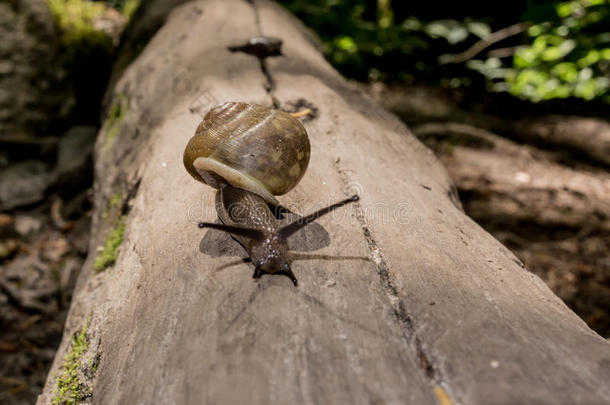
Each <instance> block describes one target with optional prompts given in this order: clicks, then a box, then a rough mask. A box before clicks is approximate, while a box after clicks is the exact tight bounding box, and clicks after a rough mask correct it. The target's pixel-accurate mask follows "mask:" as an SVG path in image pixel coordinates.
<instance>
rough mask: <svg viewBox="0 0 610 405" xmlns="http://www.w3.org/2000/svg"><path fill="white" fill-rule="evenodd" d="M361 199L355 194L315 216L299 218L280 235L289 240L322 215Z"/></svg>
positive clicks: (317, 212) (319, 211)
mask: <svg viewBox="0 0 610 405" xmlns="http://www.w3.org/2000/svg"><path fill="white" fill-rule="evenodd" d="M359 199H360V197H358V195H357V194H354V195H353V196H351V197H350V198H346V199H345V200H343V201H339V202H338V203H335V204H332V205H329V206H328V207H325V208H322V209H321V210H318V211H316V212H314V213H313V214H310V215H307V216H306V217H303V218H299V219H297V220H296V221H294V222H293V223H291V224H290V225H286V226H285V227H283V228H282V229H280V231H279V235H280V237H282V238H284V239H285V238H288V237H289V236H290V235H292V234H293V233H295V232H297V231H298V230H299V229H301V228H303V227H305V226H307V224H309V223H310V222H313V221H315V220H316V219H318V218H320V217H321V216H322V215H326V214H328V213H329V212H331V211H334V210H336V209H337V208H340V207H343V206H344V205H346V204H349V203H352V202H356V201H358V200H359Z"/></svg>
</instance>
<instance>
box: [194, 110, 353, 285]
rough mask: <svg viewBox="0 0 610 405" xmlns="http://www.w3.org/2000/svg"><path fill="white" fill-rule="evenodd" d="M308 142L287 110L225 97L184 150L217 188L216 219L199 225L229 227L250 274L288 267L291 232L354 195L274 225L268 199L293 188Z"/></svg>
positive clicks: (285, 270) (306, 156) (197, 171)
mask: <svg viewBox="0 0 610 405" xmlns="http://www.w3.org/2000/svg"><path fill="white" fill-rule="evenodd" d="M309 156H310V144H309V138H308V136H307V132H306V131H305V128H304V127H303V125H302V124H301V122H300V121H299V120H298V119H297V118H295V117H294V116H291V115H290V114H288V113H285V112H282V111H278V110H273V109H270V108H267V107H264V106H260V105H256V104H246V103H236V102H228V103H223V104H220V105H218V106H216V107H214V108H212V109H211V110H210V111H209V112H208V113H207V114H206V115H205V117H204V118H203V121H202V122H201V123H200V124H199V126H198V127H197V130H196V132H195V135H194V136H193V137H192V138H191V139H190V141H189V142H188V144H187V146H186V149H185V151H184V159H183V161H184V166H185V168H186V170H187V171H188V172H189V173H190V174H191V176H193V177H194V178H195V179H196V180H198V181H200V182H203V183H206V184H208V185H210V186H212V187H214V188H216V189H218V193H217V195H216V211H217V213H218V217H219V218H220V220H221V221H222V224H214V223H206V222H201V223H200V224H199V227H200V228H214V229H218V230H221V231H225V232H228V233H230V234H231V235H232V236H233V238H234V239H236V240H237V241H238V242H239V243H240V244H241V245H242V246H243V247H244V248H245V249H246V251H247V252H248V255H249V256H250V259H251V261H252V263H253V264H254V266H255V269H254V275H253V276H254V278H259V277H260V276H261V275H262V273H263V272H265V273H270V274H272V273H284V274H286V275H287V276H288V277H289V278H290V279H291V280H292V282H293V283H294V285H295V286H296V285H297V279H296V277H295V276H294V274H293V273H292V270H291V269H290V263H289V260H288V243H287V239H288V237H289V236H290V235H292V234H293V233H295V232H296V231H298V230H299V229H301V228H303V227H304V226H306V225H307V224H308V223H310V222H312V221H314V220H315V219H317V218H318V217H319V216H321V215H324V214H326V213H328V212H330V211H332V210H334V209H336V208H339V207H341V206H343V205H345V204H348V203H350V202H353V201H357V200H358V196H353V197H351V198H348V199H346V200H343V201H340V202H339V203H336V204H333V205H331V206H329V207H326V208H323V209H321V210H319V211H317V212H315V213H313V214H311V215H308V216H306V217H303V218H300V219H299V220H297V221H295V222H293V223H291V224H289V225H286V226H284V227H280V225H279V223H278V220H277V219H276V217H275V215H274V214H273V212H272V211H271V210H270V208H269V205H268V204H272V205H276V206H277V205H279V202H278V201H277V199H276V198H275V196H276V195H282V194H285V193H286V192H288V191H290V190H291V189H293V188H294V187H295V186H296V185H297V183H298V182H299V181H300V180H301V178H302V177H303V175H304V174H305V171H306V169H307V165H308V163H309Z"/></svg>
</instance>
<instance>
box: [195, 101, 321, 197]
mask: <svg viewBox="0 0 610 405" xmlns="http://www.w3.org/2000/svg"><path fill="white" fill-rule="evenodd" d="M309 156H310V144H309V138H308V136H307V132H306V131H305V128H304V127H303V125H302V124H301V122H300V121H299V120H298V119H296V118H294V117H292V116H291V115H290V114H288V113H285V112H283V111H279V110H273V109H270V108H267V107H264V106H261V105H257V104H247V103H239V102H227V103H223V104H220V105H218V106H216V107H214V108H212V109H211V110H210V111H209V112H208V113H207V114H206V115H205V117H204V118H203V121H202V122H201V123H200V124H199V126H198V127H197V130H196V131H195V135H194V136H193V137H192V138H191V140H190V141H189V143H188V144H187V146H186V149H185V151H184V166H185V167H186V170H187V171H188V172H189V173H190V174H191V175H192V176H193V177H194V178H195V179H197V180H199V181H202V182H204V183H206V184H208V185H210V186H212V187H214V188H220V187H221V186H222V185H223V184H227V183H228V184H230V185H232V186H233V187H238V188H242V189H245V190H248V191H251V192H253V193H256V194H258V195H260V196H261V197H263V198H264V199H265V200H266V201H267V202H270V203H272V204H275V205H277V204H278V201H277V200H276V199H275V197H274V196H276V195H282V194H285V193H287V192H288V191H290V190H292V189H293V188H294V187H295V186H296V185H297V183H298V182H299V181H300V180H301V178H302V177H303V175H304V174H305V171H306V170H307V165H308V164H309Z"/></svg>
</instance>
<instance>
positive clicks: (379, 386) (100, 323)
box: [39, 0, 610, 405]
mask: <svg viewBox="0 0 610 405" xmlns="http://www.w3.org/2000/svg"><path fill="white" fill-rule="evenodd" d="M155 3H163V4H164V6H167V4H168V3H169V2H161V0H159V1H157V2H153V4H152V5H151V7H149V9H151V10H152V9H155V10H157V11H158V10H159V8H158V7H157V8H155V6H156V5H158V4H155ZM159 7H160V6H159ZM141 19H143V20H145V19H146V15H143V16H141ZM261 34H264V35H268V36H275V37H279V38H281V39H283V40H284V47H283V51H284V54H285V56H284V57H280V58H273V59H268V60H267V62H266V65H267V71H268V73H269V75H268V76H270V79H271V80H272V81H273V83H274V84H275V87H274V89H273V90H270V91H267V90H266V84H268V83H267V82H268V80H269V77H266V76H265V74H264V72H263V71H262V70H261V67H260V65H259V62H258V60H257V59H256V58H254V57H253V56H249V55H246V54H243V53H230V52H229V51H228V50H227V46H230V45H236V44H237V45H239V44H241V43H243V42H245V41H246V40H247V39H248V38H250V37H253V36H257V35H261ZM308 38H309V37H308V35H307V34H306V32H305V31H304V29H303V28H302V27H301V26H300V24H299V23H298V22H296V21H295V20H294V19H293V18H292V17H291V16H289V15H288V13H287V12H285V11H283V10H281V9H280V8H279V7H278V6H276V5H274V4H272V3H269V2H266V1H254V4H250V3H249V2H246V1H238V0H231V1H227V0H223V1H220V0H217V1H212V0H210V1H199V2H189V3H186V4H183V5H181V6H179V7H177V8H175V9H174V10H173V11H172V13H171V15H170V16H169V17H168V19H167V21H166V23H165V24H164V26H163V27H162V28H161V29H160V30H159V31H158V32H157V33H156V35H155V36H154V38H153V39H152V41H151V42H150V43H149V44H148V45H147V46H146V48H145V49H144V51H143V53H142V54H141V55H140V56H139V57H138V58H137V59H136V60H135V61H134V62H133V63H132V64H131V65H130V66H129V68H128V69H127V70H126V71H125V73H124V74H123V75H122V76H121V78H120V79H119V80H118V81H117V83H116V86H115V88H114V90H113V95H114V96H113V100H114V103H115V105H116V104H117V103H118V104H119V105H122V106H123V109H122V111H123V115H122V116H121V122H120V123H119V124H118V128H119V130H118V134H116V135H115V136H111V135H112V133H113V128H114V125H112V124H113V123H109V122H108V121H107V122H106V125H105V126H104V128H103V130H102V131H101V133H100V136H99V140H98V145H97V163H96V187H95V191H96V215H95V219H94V225H93V226H94V228H93V232H92V233H93V235H95V237H94V238H93V241H92V242H91V249H90V251H91V252H92V253H91V255H90V257H89V258H88V260H87V264H86V266H85V268H84V270H83V274H82V276H81V278H80V280H79V286H78V288H77V292H76V294H75V297H74V300H73V303H72V308H71V313H70V316H69V319H68V321H67V324H66V332H65V336H64V340H63V343H62V345H61V347H60V349H59V351H58V353H57V356H56V359H55V363H54V365H53V369H52V370H51V372H50V374H49V378H48V381H47V384H46V386H45V389H44V392H43V394H42V395H41V396H40V398H39V403H41V404H46V403H49V402H50V401H51V399H52V397H53V392H54V390H55V387H56V384H57V375H58V373H60V372H61V368H60V367H61V365H62V364H63V363H64V361H65V357H66V354H67V353H68V351H70V350H71V345H70V338H71V336H72V335H73V333H75V332H78V331H79V330H82V328H83V326H84V325H85V324H87V319H89V323H88V327H87V331H86V335H87V339H88V342H89V344H88V349H87V353H86V354H85V355H84V356H83V361H82V363H83V364H82V365H81V367H80V369H81V371H80V372H79V378H80V379H81V383H82V384H83V385H85V386H87V387H90V389H91V394H92V395H91V396H90V397H89V398H87V399H86V401H87V402H91V403H96V404H111V403H112V404H115V403H116V404H202V403H204V404H226V403H356V404H360V403H362V404H369V403H391V404H394V403H395V404H403V403H410V404H434V403H442V404H443V405H445V404H449V403H461V404H494V403H497V404H508V403H536V404H538V403H549V404H559V403H565V404H573V403H587V404H598V403H600V404H601V403H610V388H609V386H608V381H610V345H609V344H608V342H607V341H606V340H604V339H603V338H601V337H600V336H598V335H597V334H595V333H594V332H593V331H591V330H590V329H589V328H588V327H587V326H586V324H585V323H584V322H583V321H582V320H581V319H579V318H578V317H577V316H576V315H575V314H574V313H572V312H571V311H570V310H569V309H568V308H567V307H566V306H565V305H564V304H563V303H562V302H561V301H560V300H559V299H558V298H557V297H556V296H555V295H553V293H552V292H551V291H550V290H549V289H548V288H547V287H546V286H545V285H544V283H543V282H542V281H541V280H540V279H539V278H537V277H536V276H534V275H532V274H530V273H529V272H528V271H527V270H526V269H524V268H522V266H521V265H520V263H519V261H518V260H517V259H516V258H515V257H514V256H513V255H512V254H511V253H510V252H509V251H508V250H507V249H506V248H505V247H503V246H502V245H501V244H499V243H498V242H497V241H496V240H494V239H493V238H492V237H491V236H490V235H488V234H487V233H486V232H484V231H483V230H482V229H481V228H480V227H479V226H477V225H476V224H475V223H474V222H473V221H472V220H470V219H469V218H468V217H466V216H465V215H464V214H463V213H462V211H461V210H460V208H459V203H457V202H456V201H455V198H454V197H452V196H453V195H454V192H453V191H452V186H451V184H450V182H449V180H448V177H447V175H446V173H445V171H444V169H443V168H442V166H441V165H440V164H439V162H438V161H437V160H436V159H435V158H434V156H433V154H432V153H431V152H430V151H429V150H428V149H426V148H424V147H423V146H422V145H421V144H420V143H419V142H418V141H417V140H415V139H414V137H413V136H412V135H411V134H410V133H409V132H408V130H407V129H406V128H405V127H404V126H403V125H402V124H401V123H400V122H399V121H398V120H397V119H396V118H395V117H394V116H391V115H390V114H388V113H386V112H384V111H383V110H382V109H381V108H380V107H378V106H377V105H375V104H374V103H373V102H371V101H369V100H368V99H366V98H365V97H363V96H362V95H361V94H360V92H358V91H356V90H354V89H353V88H351V87H350V86H348V85H347V84H346V83H345V81H344V80H343V79H342V78H341V77H340V76H339V75H338V74H337V73H336V72H335V71H334V70H332V68H331V67H330V66H329V65H328V64H327V63H326V62H325V61H324V60H323V58H322V56H321V55H320V53H319V52H318V51H317V50H316V48H315V46H314V45H313V44H312V43H311V41H310V40H309V39H308ZM272 98H275V99H276V100H277V101H278V102H279V103H280V106H282V107H285V106H287V105H288V104H289V103H290V102H291V101H295V100H297V99H301V98H304V99H306V100H307V101H308V102H309V103H312V104H313V105H314V106H315V107H316V108H317V109H318V111H319V115H318V117H317V118H315V119H314V120H312V121H309V122H307V123H306V124H305V125H306V128H307V130H308V132H309V134H310V139H311V143H312V156H311V162H310V166H309V170H308V172H307V174H306V175H305V177H304V178H303V180H302V181H301V183H300V184H299V185H298V186H297V188H296V189H295V190H293V191H292V192H290V193H289V194H288V195H286V196H283V197H281V201H282V203H283V204H284V205H286V206H288V207H290V208H293V210H294V211H296V212H299V213H307V212H310V211H312V210H313V209H315V208H318V207H320V206H322V205H325V204H327V203H329V202H331V201H335V200H338V199H340V198H343V196H344V194H345V192H346V191H347V190H351V189H354V188H357V189H359V190H360V191H361V201H360V203H359V204H358V205H356V206H351V207H348V208H346V209H344V210H343V211H341V212H338V213H337V215H332V216H330V217H329V218H323V219H320V220H319V221H318V223H317V224H315V225H314V226H310V227H307V228H306V232H304V233H302V234H300V235H295V237H296V238H295V239H294V240H293V241H292V246H294V247H295V249H298V250H300V251H304V252H305V253H303V256H305V255H310V256H313V257H310V258H309V259H308V260H298V261H296V262H295V263H294V264H293V270H294V272H295V274H296V276H297V277H298V278H299V287H298V288H295V287H293V286H292V283H291V282H290V280H289V279H288V278H286V277H280V276H263V277H262V279H260V280H259V281H254V280H253V279H252V278H251V273H252V267H251V265H249V264H245V263H242V262H240V261H239V258H241V257H244V253H243V251H242V250H241V249H240V247H239V245H237V244H236V243H235V242H234V241H232V240H231V239H230V238H227V237H226V236H224V235H222V234H219V233H217V232H215V231H211V230H205V231H202V230H201V229H198V227H197V226H196V223H197V221H198V220H206V221H211V220H214V219H215V217H216V214H215V212H214V210H213V201H214V191H213V190H212V189H210V188H207V187H205V186H203V185H201V184H198V183H196V182H195V181H194V180H193V179H192V178H191V177H190V176H189V175H188V174H187V172H186V170H185V169H184V167H183V166H182V152H183V149H184V146H185V144H186V142H187V141H188V139H189V138H190V137H191V136H192V134H193V132H194V130H195V128H196V126H197V124H198V123H199V121H200V119H201V116H200V114H202V113H203V112H205V110H206V109H207V108H209V107H211V105H213V104H214V103H216V102H223V101H229V100H238V101H248V102H257V103H260V104H265V105H271V104H272ZM114 124H116V122H114ZM138 185H139V187H138ZM119 192H120V196H121V198H122V199H123V208H124V212H125V213H126V230H125V236H124V240H123V242H122V244H121V247H120V251H119V257H118V260H117V262H116V264H115V265H114V266H112V267H110V268H108V269H106V270H105V271H103V272H101V273H100V274H95V273H94V272H93V271H92V263H93V260H94V257H95V254H96V253H95V251H96V248H97V247H98V246H100V245H101V244H103V241H104V235H105V234H106V233H107V232H108V229H109V228H110V227H111V225H110V224H108V219H107V218H108V217H109V216H110V215H109V214H108V212H109V211H110V212H111V211H112V207H113V204H114V205H116V204H115V203H116V196H117V195H119V194H117V193H119ZM113 197H115V198H114V199H113ZM128 199H129V200H128ZM128 208H130V209H129V210H128ZM231 263H237V264H235V265H232V266H229V264H231ZM96 359H99V365H98V366H97V367H92V366H91V364H92V363H91V361H97V360H96ZM443 401H444V402H443Z"/></svg>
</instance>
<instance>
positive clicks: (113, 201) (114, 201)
mask: <svg viewBox="0 0 610 405" xmlns="http://www.w3.org/2000/svg"><path fill="white" fill-rule="evenodd" d="M121 201H123V195H122V194H121V193H120V192H118V193H116V194H115V195H113V196H112V198H111V199H110V206H111V207H116V206H118V205H119V204H120V203H121Z"/></svg>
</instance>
